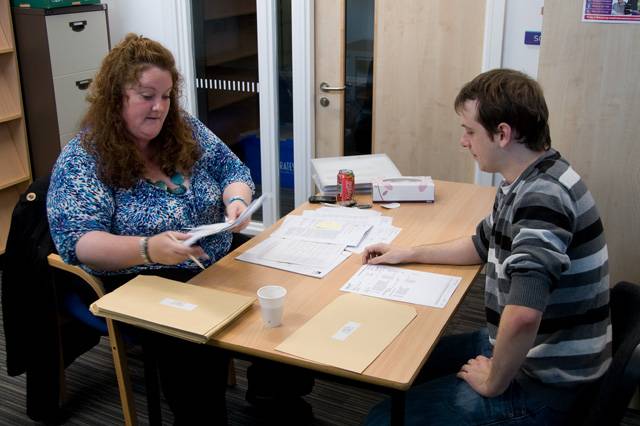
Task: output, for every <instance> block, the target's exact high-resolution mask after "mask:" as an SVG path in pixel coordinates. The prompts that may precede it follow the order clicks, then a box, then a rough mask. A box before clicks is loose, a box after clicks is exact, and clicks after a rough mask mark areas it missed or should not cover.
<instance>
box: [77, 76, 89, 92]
mask: <svg viewBox="0 0 640 426" xmlns="http://www.w3.org/2000/svg"><path fill="white" fill-rule="evenodd" d="M92 81H93V79H91V78H87V79H84V80H78V81H76V86H77V87H78V89H80V90H87V88H88V87H89V85H90V84H91V82H92Z"/></svg>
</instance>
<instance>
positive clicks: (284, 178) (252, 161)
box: [239, 134, 293, 188]
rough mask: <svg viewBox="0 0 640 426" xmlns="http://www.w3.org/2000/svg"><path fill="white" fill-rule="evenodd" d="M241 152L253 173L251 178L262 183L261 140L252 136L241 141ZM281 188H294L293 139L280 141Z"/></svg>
mask: <svg viewBox="0 0 640 426" xmlns="http://www.w3.org/2000/svg"><path fill="white" fill-rule="evenodd" d="M239 144H240V150H241V152H242V154H243V156H244V163H245V164H246V165H247V167H249V170H250V171H251V178H252V179H253V181H254V182H255V183H256V184H258V185H259V184H261V183H262V175H261V171H262V168H261V165H260V138H259V137H258V135H255V134H251V135H247V136H245V137H243V138H242V139H240V142H239ZM279 170H280V186H282V187H284V188H293V139H282V140H280V165H279Z"/></svg>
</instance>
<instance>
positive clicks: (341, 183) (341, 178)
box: [336, 169, 356, 201]
mask: <svg viewBox="0 0 640 426" xmlns="http://www.w3.org/2000/svg"><path fill="white" fill-rule="evenodd" d="M355 186H356V177H355V175H354V174H353V170H349V169H342V170H340V171H339V172H338V195H337V197H336V200H337V201H351V200H352V199H353V191H354V190H355Z"/></svg>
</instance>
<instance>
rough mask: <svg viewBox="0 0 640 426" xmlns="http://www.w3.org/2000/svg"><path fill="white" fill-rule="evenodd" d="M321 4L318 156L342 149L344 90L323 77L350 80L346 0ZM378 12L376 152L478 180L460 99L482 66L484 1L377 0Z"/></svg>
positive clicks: (422, 171) (425, 171)
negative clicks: (465, 140)
mask: <svg viewBox="0 0 640 426" xmlns="http://www.w3.org/2000/svg"><path fill="white" fill-rule="evenodd" d="M346 1H349V0H346ZM315 8H316V9H315V13H316V18H315V25H316V29H315V32H316V44H315V47H316V67H315V69H316V156H317V157H323V156H334V155H342V154H343V138H344V96H342V95H341V92H334V93H330V94H326V93H323V92H321V91H320V88H319V85H320V83H321V82H322V81H325V82H327V83H329V84H331V85H336V86H342V85H343V84H344V82H345V80H344V76H345V73H344V66H345V61H344V56H345V48H344V43H345V42H344V40H345V37H344V33H345V27H344V19H345V13H344V10H345V0H323V1H316V2H315ZM374 13H375V22H374V53H373V58H374V59H373V118H372V139H373V140H372V152H375V153H386V154H388V155H389V156H390V157H391V159H392V160H393V161H394V163H395V164H396V165H397V166H398V168H399V169H400V171H401V172H402V173H403V174H404V175H431V176H433V177H434V178H438V179H445V180H453V181H461V182H473V179H474V164H473V160H472V158H471V157H470V156H469V155H468V153H467V152H464V150H462V149H460V148H459V146H458V140H459V136H460V125H459V122H458V119H457V116H456V114H455V111H454V110H453V101H454V98H455V96H456V94H457V92H458V90H459V89H460V87H461V86H462V85H463V84H464V83H466V82H467V81H469V80H470V79H472V78H473V77H474V76H475V75H477V74H478V73H479V72H480V71H481V67H482V49H483V33H484V15H485V1H468V0H452V1H448V2H425V1H423V0H396V1H384V0H376V1H375V12H374ZM322 97H326V98H328V100H329V105H328V106H327V107H323V106H321V104H320V99H321V98H322Z"/></svg>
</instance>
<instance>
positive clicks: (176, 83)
mask: <svg viewBox="0 0 640 426" xmlns="http://www.w3.org/2000/svg"><path fill="white" fill-rule="evenodd" d="M153 66H155V67H158V68H160V69H162V70H165V71H168V72H169V73H170V74H171V79H172V81H173V87H172V89H171V93H170V107H169V112H168V114H167V118H166V119H165V121H164V124H163V126H162V130H161V131H160V133H159V134H158V136H156V138H155V139H153V141H152V142H151V144H152V145H151V146H152V148H153V149H152V158H153V160H154V161H155V162H156V163H157V164H158V166H159V167H160V168H161V169H162V171H163V172H164V173H166V174H167V175H168V176H171V175H172V174H174V173H175V172H181V173H185V174H189V173H190V172H191V169H192V168H193V165H194V164H195V162H196V161H197V160H198V158H200V148H199V146H198V144H197V143H196V141H194V139H193V137H192V132H191V128H190V126H189V125H188V124H187V123H186V122H185V120H184V118H183V116H182V112H181V110H180V107H179V104H178V100H179V99H180V94H181V85H182V78H181V77H180V74H179V73H178V70H177V69H176V65H175V60H174V59H173V55H172V54H171V52H170V51H169V50H168V49H166V48H165V47H163V46H162V45H161V44H160V43H158V42H156V41H153V40H150V39H148V38H145V37H142V36H138V35H136V34H132V33H129V34H127V35H126V36H125V38H124V40H122V41H121V42H120V43H119V44H118V45H117V46H115V47H114V48H113V49H112V50H111V51H110V52H109V53H108V54H107V56H106V57H105V58H104V59H103V61H102V65H101V66H100V70H99V71H98V74H97V75H96V76H95V78H94V80H93V82H92V84H91V86H90V88H89V95H88V96H87V101H88V102H89V109H88V111H87V113H86V114H85V116H84V118H83V119H82V124H81V126H82V129H85V130H84V132H83V134H82V145H83V147H84V148H85V149H86V150H87V151H88V152H90V153H92V154H93V155H94V156H95V157H96V161H97V164H98V170H97V173H98V177H99V178H100V179H101V180H102V181H103V182H105V183H106V184H108V185H111V186H115V187H120V188H130V187H132V186H133V185H135V183H136V182H137V181H138V180H139V179H140V178H142V176H143V173H144V164H143V161H142V157H141V156H140V154H139V153H138V150H137V148H136V145H135V143H134V138H133V136H132V135H131V133H130V132H129V131H128V130H127V125H126V123H125V122H124V119H123V116H122V107H123V99H124V91H125V89H126V88H128V87H129V86H131V85H133V84H136V83H137V82H138V81H139V79H140V76H141V74H142V73H143V72H144V71H145V70H147V69H149V68H150V67H153Z"/></svg>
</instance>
